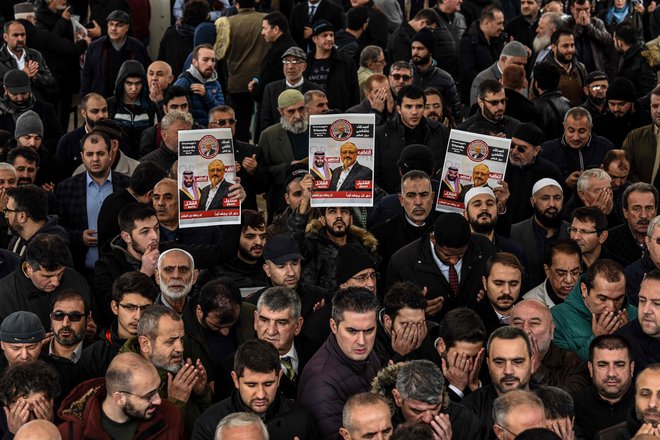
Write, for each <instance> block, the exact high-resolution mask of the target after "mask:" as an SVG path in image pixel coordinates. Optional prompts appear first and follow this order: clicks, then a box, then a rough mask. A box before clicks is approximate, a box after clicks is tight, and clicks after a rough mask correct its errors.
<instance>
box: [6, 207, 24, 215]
mask: <svg viewBox="0 0 660 440" xmlns="http://www.w3.org/2000/svg"><path fill="white" fill-rule="evenodd" d="M8 212H21V211H19V210H18V209H9V208H2V213H3V214H4V215H7V213H8Z"/></svg>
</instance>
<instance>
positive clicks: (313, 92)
mask: <svg viewBox="0 0 660 440" xmlns="http://www.w3.org/2000/svg"><path fill="white" fill-rule="evenodd" d="M315 96H320V97H321V98H327V96H326V94H325V93H323V92H322V91H320V90H308V91H306V92H305V94H304V95H303V97H304V98H305V106H307V104H309V103H310V102H311V101H312V99H313V98H314V97H315Z"/></svg>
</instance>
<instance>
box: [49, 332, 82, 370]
mask: <svg viewBox="0 0 660 440" xmlns="http://www.w3.org/2000/svg"><path fill="white" fill-rule="evenodd" d="M54 343H55V339H54V338H53V339H51V340H50V344H48V356H50V357H53V356H57V355H56V354H55V353H54V352H53V344H54ZM82 346H83V341H80V342H79V343H78V346H77V347H76V349H75V350H73V353H71V359H70V360H71V362H73V363H74V364H75V363H77V362H78V359H80V355H81V354H82ZM57 357H61V356H57Z"/></svg>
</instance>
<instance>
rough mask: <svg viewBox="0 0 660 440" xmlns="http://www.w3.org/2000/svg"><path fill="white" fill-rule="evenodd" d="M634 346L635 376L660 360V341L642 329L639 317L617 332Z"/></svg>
mask: <svg viewBox="0 0 660 440" xmlns="http://www.w3.org/2000/svg"><path fill="white" fill-rule="evenodd" d="M616 334H617V335H619V336H623V337H624V338H626V339H627V340H628V342H630V345H631V346H632V358H633V360H634V361H635V377H637V375H638V374H639V373H641V371H642V370H643V369H645V368H646V367H647V366H649V365H651V364H655V363H658V362H660V341H658V339H656V338H653V337H651V336H649V335H647V334H646V333H644V331H643V330H642V326H641V325H640V324H639V319H636V320H634V321H630V322H629V323H628V324H626V325H624V326H623V327H621V328H620V329H619V330H617V332H616Z"/></svg>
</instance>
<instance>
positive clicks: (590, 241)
mask: <svg viewBox="0 0 660 440" xmlns="http://www.w3.org/2000/svg"><path fill="white" fill-rule="evenodd" d="M569 232H570V237H571V240H573V241H575V243H577V245H578V246H580V251H581V252H582V268H583V271H584V272H586V270H587V269H588V268H589V267H591V265H592V264H594V262H595V261H596V260H599V259H604V258H610V259H611V258H612V257H611V256H610V254H609V252H608V251H607V249H605V248H604V247H603V244H604V243H605V240H607V236H608V232H607V218H606V217H605V214H603V212H602V211H601V210H599V209H598V208H597V207H595V206H583V207H581V208H577V209H576V210H575V211H573V220H572V221H571V226H570V229H569Z"/></svg>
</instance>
